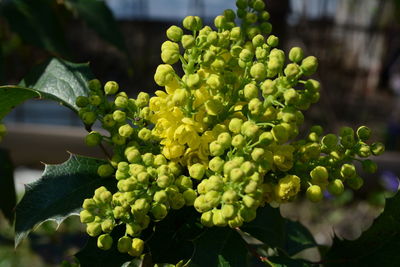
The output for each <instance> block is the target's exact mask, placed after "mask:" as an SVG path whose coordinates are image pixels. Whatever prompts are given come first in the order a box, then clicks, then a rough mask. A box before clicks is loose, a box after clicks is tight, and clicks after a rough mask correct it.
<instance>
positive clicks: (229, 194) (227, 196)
mask: <svg viewBox="0 0 400 267" xmlns="http://www.w3.org/2000/svg"><path fill="white" fill-rule="evenodd" d="M238 198H239V196H238V194H237V193H236V192H235V191H233V190H231V189H229V190H227V191H225V192H224V194H223V195H222V201H223V202H224V203H227V204H234V203H235V202H236V201H237V200H238Z"/></svg>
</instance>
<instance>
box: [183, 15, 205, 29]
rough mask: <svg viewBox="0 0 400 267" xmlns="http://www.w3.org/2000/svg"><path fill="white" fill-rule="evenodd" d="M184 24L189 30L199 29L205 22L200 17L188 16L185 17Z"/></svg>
mask: <svg viewBox="0 0 400 267" xmlns="http://www.w3.org/2000/svg"><path fill="white" fill-rule="evenodd" d="M182 25H183V27H184V28H185V29H187V30H189V31H198V30H200V29H201V28H202V27H203V22H202V20H201V18H200V17H197V16H187V17H186V18H184V19H183V21H182Z"/></svg>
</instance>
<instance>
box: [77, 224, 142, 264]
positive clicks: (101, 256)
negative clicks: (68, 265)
mask: <svg viewBox="0 0 400 267" xmlns="http://www.w3.org/2000/svg"><path fill="white" fill-rule="evenodd" d="M124 234H125V227H124V226H122V225H121V226H118V227H116V228H115V229H114V230H113V231H112V233H111V236H112V238H113V245H112V247H111V248H110V249H109V250H101V249H99V248H98V247H97V238H96V237H89V239H88V241H87V243H86V245H85V247H84V248H83V249H82V250H81V251H79V252H78V253H77V254H76V255H75V256H76V258H77V259H78V260H79V263H80V266H81V267H91V266H96V267H120V266H122V265H124V264H125V263H126V262H127V261H131V260H132V257H131V256H129V254H127V253H120V252H119V251H118V249H117V240H118V239H119V238H120V237H121V236H123V235H124ZM136 263H137V261H133V265H127V266H140V265H135V264H136ZM124 266H126V265H124Z"/></svg>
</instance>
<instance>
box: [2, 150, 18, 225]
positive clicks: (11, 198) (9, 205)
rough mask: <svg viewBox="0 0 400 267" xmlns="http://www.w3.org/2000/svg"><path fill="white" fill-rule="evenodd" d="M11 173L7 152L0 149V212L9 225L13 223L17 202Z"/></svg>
mask: <svg viewBox="0 0 400 267" xmlns="http://www.w3.org/2000/svg"><path fill="white" fill-rule="evenodd" d="M13 171H14V168H13V164H12V162H11V158H10V155H9V153H8V151H7V150H4V149H0V211H2V212H3V214H4V216H5V217H6V218H7V219H8V220H9V222H10V223H12V222H13V221H14V208H15V204H16V201H17V200H16V195H15V186H14V174H13Z"/></svg>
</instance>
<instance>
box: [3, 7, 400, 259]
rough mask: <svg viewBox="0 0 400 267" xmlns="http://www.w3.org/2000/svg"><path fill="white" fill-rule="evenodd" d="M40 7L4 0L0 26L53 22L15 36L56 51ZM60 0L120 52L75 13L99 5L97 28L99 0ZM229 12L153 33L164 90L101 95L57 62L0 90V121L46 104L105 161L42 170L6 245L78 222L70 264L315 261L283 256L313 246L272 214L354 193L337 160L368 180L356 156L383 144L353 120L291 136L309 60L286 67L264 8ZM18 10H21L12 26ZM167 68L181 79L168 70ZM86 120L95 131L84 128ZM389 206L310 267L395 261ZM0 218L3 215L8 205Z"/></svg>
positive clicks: (82, 160)
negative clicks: (297, 203)
mask: <svg viewBox="0 0 400 267" xmlns="http://www.w3.org/2000/svg"><path fill="white" fill-rule="evenodd" d="M39 3H40V4H39V5H43V6H41V7H40V8H38V9H35V10H31V9H32V7H33V6H32V4H31V3H28V2H27V1H23V0H13V1H9V2H8V3H7V5H6V7H5V9H4V10H7V9H8V10H10V12H11V11H12V12H14V13H12V12H11V13H10V14H15V16H16V17H17V18H19V19H18V21H14V20H13V19H14V17H13V18H9V20H10V21H11V22H12V23H14V24H15V31H17V32H19V34H21V35H22V36H23V35H24V34H25V31H26V30H27V29H30V28H29V27H28V28H27V29H25V28H23V26H21V25H24V24H29V23H32V24H33V23H39V24H40V23H49V22H52V21H54V25H48V27H49V28H48V29H47V28H44V33H42V35H40V34H38V36H36V37H35V39H32V40H29V39H26V40H27V41H30V42H32V43H34V44H36V45H39V46H42V47H43V48H45V49H48V50H49V51H51V52H53V53H57V54H58V53H60V54H61V53H64V48H62V47H61V46H58V45H57V41H56V39H57V38H58V37H57V36H58V35H57V34H54V36H53V35H52V31H53V30H54V28H53V27H58V24H57V23H56V22H55V21H56V20H57V19H56V18H53V17H52V16H53V15H51V16H49V17H46V18H42V19H40V20H37V19H35V17H36V16H41V15H42V12H45V11H46V10H47V9H48V8H53V5H54V3H53V2H51V1H46V0H41V1H40V2H39ZM65 5H66V6H67V7H68V8H69V9H70V10H73V11H74V12H78V13H79V14H81V15H82V16H83V17H84V18H85V19H86V20H87V23H88V25H90V26H92V27H94V28H95V29H97V30H98V32H99V34H100V35H101V36H102V37H103V38H105V39H106V40H108V41H111V42H112V43H113V44H114V45H115V46H116V47H118V48H120V49H124V46H123V42H122V41H121V40H120V39H119V34H118V33H117V32H114V33H110V32H109V31H108V30H107V29H110V28H108V27H111V29H112V28H114V27H116V26H115V24H113V23H111V26H110V25H108V24H105V23H103V21H101V19H99V17H96V16H94V15H93V12H89V10H91V9H95V10H98V13H99V14H102V16H104V17H105V18H106V19H105V20H110V19H111V15H110V13H109V11H108V10H107V9H106V8H105V6H104V3H102V2H99V1H94V0H93V1H92V0H87V1H80V0H75V1H72V0H69V1H65ZM237 6H238V10H237V12H234V11H232V10H226V11H224V14H223V15H221V16H218V17H216V18H215V21H214V24H215V26H216V28H217V30H216V31H214V30H212V29H211V28H210V27H208V26H205V27H203V25H202V20H201V19H200V18H199V17H194V16H189V17H186V18H185V19H184V20H183V27H184V28H185V29H186V31H187V32H188V34H184V33H185V32H184V31H183V29H182V28H180V27H177V26H172V27H170V28H169V29H168V30H167V32H166V34H167V37H168V38H169V41H166V42H165V43H164V44H163V45H162V48H161V50H162V52H161V59H162V60H163V62H164V63H165V64H161V65H160V66H159V67H158V68H157V70H156V73H155V76H154V79H155V82H156V83H157V84H158V85H159V86H161V87H162V88H163V90H159V91H157V92H156V93H155V94H156V95H155V96H153V97H151V98H150V96H149V95H148V94H146V93H139V95H138V97H137V98H136V99H134V98H129V97H128V95H127V94H126V93H125V92H119V86H118V84H117V83H116V82H114V81H109V82H107V83H106V84H105V85H102V84H101V83H100V81H99V80H97V79H93V77H92V74H91V72H90V70H89V67H88V65H87V64H75V63H70V62H68V61H65V60H61V59H56V58H55V59H52V60H49V61H48V62H46V63H44V64H42V65H40V66H38V68H37V69H35V70H34V71H33V72H32V73H30V74H29V75H28V76H27V77H25V78H24V79H23V80H22V81H21V83H20V84H19V85H18V86H2V87H0V93H1V96H2V99H1V100H0V118H3V117H4V116H5V115H6V114H7V113H8V112H9V111H10V110H11V109H12V108H14V106H16V105H18V104H20V103H22V102H23V101H25V100H27V99H29V98H44V99H50V100H54V101H57V102H59V103H60V104H62V105H64V106H66V107H68V108H70V109H72V110H73V111H75V112H77V114H78V115H79V116H80V118H81V119H82V121H83V123H84V124H85V127H86V129H87V130H88V131H89V134H88V135H87V136H86V138H85V141H86V144H87V145H89V146H97V145H99V146H102V147H103V145H107V146H108V147H109V148H111V149H112V151H113V155H112V157H111V158H109V157H108V155H106V157H107V159H106V160H102V159H94V158H87V157H83V156H77V155H71V156H70V158H69V159H68V160H67V161H66V162H64V163H63V164H60V165H46V166H45V170H44V173H43V175H42V177H41V178H40V179H39V180H38V181H36V182H34V183H32V184H29V185H27V186H26V193H25V195H24V196H23V198H22V200H21V201H20V202H19V204H18V205H17V207H16V221H15V232H16V237H15V243H16V245H18V244H19V243H20V242H21V240H22V239H23V238H25V237H26V236H27V235H28V234H29V232H30V231H32V230H33V229H34V228H35V227H36V226H38V225H40V224H42V223H43V222H45V221H48V220H54V221H56V222H57V224H60V223H61V222H62V221H63V220H64V219H66V218H67V217H69V216H71V215H77V214H78V213H79V215H80V220H81V222H82V223H84V224H86V226H87V228H86V231H87V233H88V234H89V236H90V237H89V240H88V242H87V245H86V246H85V248H84V249H82V251H80V252H79V253H77V254H76V258H77V259H78V260H79V262H80V265H81V266H93V265H95V266H153V265H154V264H156V265H157V266H171V265H172V266H207V265H210V266H248V265H250V264H251V263H252V262H254V260H255V261H257V262H258V263H260V262H262V263H264V264H266V265H267V264H269V265H271V266H310V265H313V264H318V263H311V262H308V261H306V260H303V259H298V258H296V255H297V254H298V253H300V252H302V251H303V250H305V249H308V248H315V247H318V245H317V243H316V242H315V240H314V238H313V236H312V234H311V233H310V232H309V231H308V230H307V229H306V228H305V227H304V226H302V225H301V224H300V223H298V222H293V221H290V220H288V219H285V218H283V217H282V216H281V215H280V212H279V209H277V208H272V206H279V204H281V203H286V202H289V201H293V200H294V199H295V198H296V197H298V196H299V195H301V194H302V193H304V194H305V195H306V197H307V198H308V199H309V200H310V201H312V202H318V201H321V200H322V199H323V191H325V190H326V191H329V192H330V193H331V194H334V195H340V194H341V193H342V192H343V190H344V186H345V185H346V186H348V187H350V188H352V189H354V190H357V189H359V188H360V187H361V186H362V183H363V180H362V178H361V177H359V176H358V174H357V171H356V168H355V165H353V163H352V162H353V161H355V160H357V161H361V162H362V167H363V169H364V170H365V171H368V172H371V173H373V172H375V171H376V164H375V163H374V162H373V161H372V160H370V159H366V158H367V157H369V156H371V155H375V156H377V155H380V154H381V153H383V150H384V148H383V145H382V144H380V143H373V144H368V143H367V141H368V139H369V138H370V135H371V131H370V130H369V128H367V127H365V126H361V127H359V128H358V129H357V130H356V131H354V130H353V129H351V128H348V127H344V128H342V129H341V131H340V133H339V135H338V136H336V135H334V134H324V133H323V129H322V127H320V126H314V127H312V128H311V129H310V131H309V132H308V133H307V134H306V138H304V139H300V138H298V134H299V129H300V126H301V125H302V123H303V121H304V116H303V113H302V111H304V110H306V109H308V108H309V107H310V105H311V104H313V103H315V102H317V101H318V99H319V88H320V85H319V83H318V82H317V81H316V80H314V79H310V78H306V77H307V76H310V75H312V74H313V73H314V72H315V71H316V69H317V66H318V62H317V59H316V58H315V57H313V56H308V57H305V56H304V53H303V50H302V49H301V48H299V47H295V48H292V49H291V50H290V52H289V53H288V59H289V60H290V62H291V63H289V64H287V65H285V53H284V51H283V50H280V49H278V48H277V46H278V42H279V39H278V38H277V37H276V36H274V35H271V34H270V33H271V25H270V24H269V22H268V20H269V14H268V12H266V11H264V2H263V1H261V0H256V1H251V2H248V1H245V0H239V1H237ZM24 11H28V12H31V13H32V14H35V15H34V16H32V17H29V16H28V17H25V14H26V13H24ZM47 11H48V12H50V11H49V10H47ZM236 15H237V16H238V17H239V18H240V19H241V25H240V26H238V25H236V22H235V17H236ZM32 19H33V21H30V20H32ZM19 24H21V25H19ZM31 30H34V29H31ZM46 31H48V32H46ZM49 36H52V37H54V38H55V39H54V40H53V39H49ZM265 36H268V38H265ZM182 51H183V52H182ZM178 62H180V63H181V65H182V70H183V72H184V75H183V76H182V77H180V76H179V75H178V74H177V73H178V72H177V71H176V69H174V67H172V65H174V64H176V63H178ZM96 122H100V123H101V125H102V127H103V128H104V130H105V131H107V132H108V133H107V134H104V133H103V132H102V133H100V132H97V131H92V129H91V128H92V125H93V124H94V123H96ZM1 129H2V128H1ZM4 132H5V130H2V131H0V134H1V135H0V136H3V134H4ZM4 162H5V163H6V164H4ZM3 165H4V166H5V168H4V166H3ZM4 170H5V171H4ZM10 170H11V168H10V164H9V163H8V160H6V161H2V165H1V166H0V171H4V173H5V174H6V178H7V177H8V179H6V180H3V176H1V177H0V178H1V179H2V180H0V183H3V182H4V181H8V185H7V186H8V187H13V185H12V184H10V182H9V180H10V179H11V178H12V177H11V176H12V175H11V171H10ZM13 197H14V199H15V196H11V197H7V200H10V201H11V202H12V201H14V200H13V199H12V198H13ZM397 199H398V196H396V197H395V198H393V199H391V200H388V204H387V207H386V210H385V212H384V213H383V214H382V215H381V216H380V217H379V218H378V219H377V220H376V221H375V223H374V225H373V226H372V227H371V228H370V229H369V230H368V231H366V232H365V233H364V234H363V235H362V236H361V237H360V238H359V239H358V240H355V241H340V240H338V239H335V241H334V244H333V246H332V248H331V249H330V250H329V251H328V252H327V253H326V254H324V255H323V259H322V261H321V262H320V263H323V264H326V265H328V266H329V265H335V264H336V263H340V264H347V263H349V264H355V263H362V264H366V263H370V262H371V261H370V257H369V256H370V255H374V256H375V259H376V262H377V263H378V262H379V263H382V262H385V263H386V260H387V264H390V263H391V262H392V261H395V260H396V259H397V254H396V251H395V249H394V248H396V247H397V245H398V244H397V243H398V242H397V240H398V234H399V231H398V230H399V225H398V221H399V220H398V219H399V218H398V214H399V213H398V211H397V210H396V206H398V205H397V204H398V203H397V202H398V201H397ZM11 205H13V203H11ZM0 208H1V209H2V210H3V212H4V213H5V214H6V215H7V216H8V218H10V219H12V215H11V214H10V204H6V205H4V207H3V205H2V206H0ZM260 243H261V245H260ZM366 248H368V249H366ZM389 259H390V260H391V261H390V262H389Z"/></svg>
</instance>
